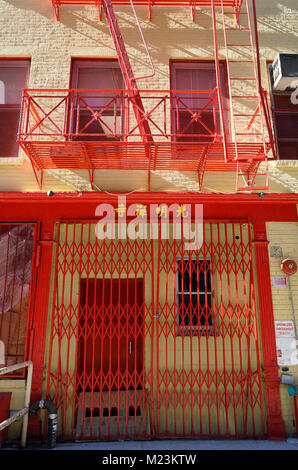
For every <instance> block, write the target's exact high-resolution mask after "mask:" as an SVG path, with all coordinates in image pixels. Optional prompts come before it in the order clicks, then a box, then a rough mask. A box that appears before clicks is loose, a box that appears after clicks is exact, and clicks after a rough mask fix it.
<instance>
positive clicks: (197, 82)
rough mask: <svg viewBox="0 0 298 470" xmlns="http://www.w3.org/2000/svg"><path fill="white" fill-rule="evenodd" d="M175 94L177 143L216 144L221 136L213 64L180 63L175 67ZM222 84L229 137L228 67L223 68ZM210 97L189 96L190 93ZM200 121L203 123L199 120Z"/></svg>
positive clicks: (174, 64)
mask: <svg viewBox="0 0 298 470" xmlns="http://www.w3.org/2000/svg"><path fill="white" fill-rule="evenodd" d="M172 77H173V88H174V90H177V91H179V90H183V92H182V93H181V94H180V93H176V95H175V96H174V97H173V100H172V119H173V123H174V131H175V133H176V134H177V140H178V141H181V142H189V141H192V142H198V141H199V142H210V141H211V142H212V141H213V140H214V138H215V136H217V134H220V133H221V122H220V114H219V103H218V99H217V94H213V93H212V92H214V90H215V89H216V86H217V84H216V70H215V64H214V63H210V62H193V63H192V62H176V63H173V64H172ZM220 82H221V89H222V97H223V105H224V111H225V124H226V133H227V135H228V133H229V114H228V98H227V83H226V74H225V68H224V64H220ZM188 90H189V91H205V90H208V91H209V93H208V92H207V93H187V91H188ZM198 117H199V119H198Z"/></svg>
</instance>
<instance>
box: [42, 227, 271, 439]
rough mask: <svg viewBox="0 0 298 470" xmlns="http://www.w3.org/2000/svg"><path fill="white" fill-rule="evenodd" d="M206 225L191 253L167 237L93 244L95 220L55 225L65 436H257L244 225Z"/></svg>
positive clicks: (55, 380)
mask: <svg viewBox="0 0 298 470" xmlns="http://www.w3.org/2000/svg"><path fill="white" fill-rule="evenodd" d="M160 223H161V222H160ZM169 227H171V224H170V225H169ZM203 227H204V228H203V242H202V245H201V247H200V248H199V249H197V250H193V251H189V250H186V249H185V245H184V242H183V240H179V239H174V238H175V237H173V236H170V237H165V236H164V235H165V231H162V230H161V231H160V232H159V236H158V237H156V238H155V239H154V237H153V238H152V239H150V237H149V236H148V239H140V238H137V239H129V238H127V239H104V240H100V239H98V238H97V237H96V233H95V229H96V224H95V223H89V222H88V223H84V222H63V223H62V222H61V223H59V224H58V225H57V248H56V263H55V276H54V277H55V279H54V287H53V310H52V321H51V330H50V331H49V333H50V334H49V361H48V381H47V397H48V398H49V399H52V400H53V401H54V402H55V403H56V405H57V408H58V416H59V420H58V423H59V426H58V428H59V429H58V435H59V436H60V438H63V439H107V438H111V439H113V438H119V437H122V438H140V437H143V438H144V437H152V436H153V437H154V436H155V437H167V436H169V437H170V436H171V437H174V436H176V437H210V436H212V437H238V438H239V437H261V436H264V434H265V427H264V416H263V415H264V410H263V400H262V382H261V372H260V358H259V345H258V337H257V324H256V309H255V293H254V280H253V256H252V246H251V239H250V224H249V223H247V221H214V222H211V221H210V222H204V224H203ZM170 231H171V230H170Z"/></svg>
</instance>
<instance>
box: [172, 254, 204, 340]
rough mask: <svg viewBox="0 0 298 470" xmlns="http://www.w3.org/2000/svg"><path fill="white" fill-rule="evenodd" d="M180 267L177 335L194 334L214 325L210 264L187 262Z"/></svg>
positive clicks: (181, 260) (195, 260)
mask: <svg viewBox="0 0 298 470" xmlns="http://www.w3.org/2000/svg"><path fill="white" fill-rule="evenodd" d="M177 266H178V269H177V278H176V282H177V286H176V291H177V307H178V334H195V333H196V331H201V330H202V329H203V330H204V329H206V328H209V327H211V326H212V325H213V314H212V278H211V262H210V260H208V259H192V258H187V259H186V258H184V259H179V260H178V262H177Z"/></svg>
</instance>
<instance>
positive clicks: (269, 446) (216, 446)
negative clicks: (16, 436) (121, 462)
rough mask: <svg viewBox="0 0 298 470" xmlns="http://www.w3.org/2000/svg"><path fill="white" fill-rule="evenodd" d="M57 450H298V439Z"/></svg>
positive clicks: (85, 445) (81, 445)
mask: <svg viewBox="0 0 298 470" xmlns="http://www.w3.org/2000/svg"><path fill="white" fill-rule="evenodd" d="M56 450H84V451H85V450H98V451H102V450H111V451H115V452H118V451H123V450H160V451H165V450H168V451H175V450H188V451H189V450H198V451H200V450H202V451H203V450H207V451H208V450H221V451H222V450H296V451H298V439H287V440H286V441H267V440H234V439H229V440H228V439H224V440H207V439H206V440H202V439H200V440H199V439H197V440H185V439H182V440H177V439H173V440H152V441H112V442H73V443H61V442H58V443H57V445H56Z"/></svg>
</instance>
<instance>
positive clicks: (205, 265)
mask: <svg viewBox="0 0 298 470" xmlns="http://www.w3.org/2000/svg"><path fill="white" fill-rule="evenodd" d="M182 261H183V262H182ZM157 272H158V274H157V283H158V284H157V311H158V320H157V323H156V350H157V360H158V363H157V434H158V435H161V436H181V437H182V436H190V437H192V436H206V437H209V436H216V437H220V436H225V437H232V436H233V437H237V438H239V437H247V436H258V435H260V436H262V435H263V434H264V422H263V403H262V392H261V373H260V360H259V345H258V338H257V327H256V311H255V296H254V282H253V267H252V251H251V239H250V226H249V224H248V223H246V222H230V223H229V222H223V223H219V222H218V223H208V224H207V223H205V224H204V229H203V243H202V246H201V248H200V249H199V250H196V251H188V250H185V248H184V243H181V242H179V241H177V240H174V241H173V242H172V243H169V242H168V240H162V239H161V240H160V241H159V249H158V268H157ZM177 274H180V276H177Z"/></svg>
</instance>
